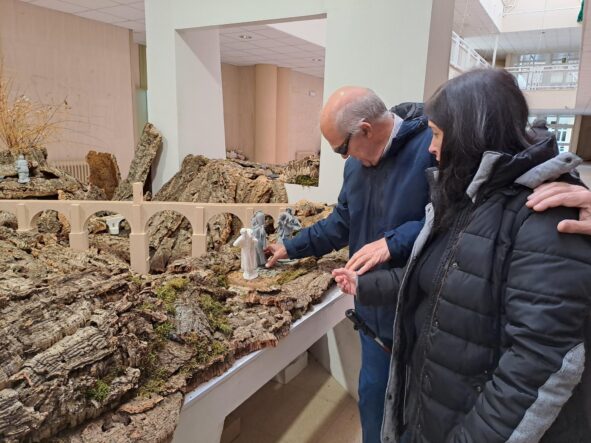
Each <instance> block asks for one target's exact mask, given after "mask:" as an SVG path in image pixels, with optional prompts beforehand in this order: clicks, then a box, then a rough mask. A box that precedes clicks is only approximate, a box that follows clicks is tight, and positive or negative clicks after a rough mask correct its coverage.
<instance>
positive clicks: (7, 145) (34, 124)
mask: <svg viewBox="0 0 591 443" xmlns="http://www.w3.org/2000/svg"><path fill="white" fill-rule="evenodd" d="M66 108H67V102H66V101H65V100H64V102H63V103H61V104H59V105H53V104H51V105H48V104H42V103H36V102H33V101H31V100H30V99H29V98H28V97H27V96H26V95H24V94H19V93H17V92H16V91H15V90H14V89H13V84H12V82H11V81H9V80H8V79H7V78H6V77H5V76H4V71H3V68H2V65H1V64H0V149H7V150H9V151H10V152H11V153H12V154H13V155H14V156H15V157H16V156H18V155H19V154H28V153H29V152H30V151H31V149H33V148H37V147H43V146H44V145H46V144H47V143H48V142H49V141H50V139H51V138H52V136H53V135H54V134H55V133H56V131H57V130H58V129H60V128H59V122H58V121H57V117H58V115H59V113H60V112H61V111H63V110H65V109H66Z"/></svg>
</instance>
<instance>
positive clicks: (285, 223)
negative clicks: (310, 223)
mask: <svg viewBox="0 0 591 443" xmlns="http://www.w3.org/2000/svg"><path fill="white" fill-rule="evenodd" d="M300 229H302V224H301V223H300V221H299V220H298V219H297V217H296V216H295V215H293V212H292V209H291V208H287V209H286V210H285V212H282V213H281V214H279V218H278V219H277V243H279V244H283V241H284V240H285V239H290V238H291V237H292V236H293V233H294V232H297V231H299V230H300Z"/></svg>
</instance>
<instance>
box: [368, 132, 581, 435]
mask: <svg viewBox="0 0 591 443" xmlns="http://www.w3.org/2000/svg"><path fill="white" fill-rule="evenodd" d="M549 152H550V151H549V150H548V149H547V146H543V143H541V144H539V145H536V146H534V147H531V148H530V149H528V150H526V151H524V152H522V153H520V154H519V155H517V156H515V157H511V156H508V155H503V154H498V153H492V152H491V153H486V154H485V156H484V157H483V161H482V164H481V166H480V169H479V171H478V173H477V174H476V177H475V178H474V181H473V182H472V184H471V185H470V187H469V188H468V191H467V192H468V195H469V196H470V197H471V198H473V201H474V202H475V203H474V205H473V206H472V207H471V208H470V209H469V210H467V211H466V212H465V213H463V214H460V215H459V216H458V219H457V221H456V224H455V225H454V226H453V228H452V232H451V238H450V240H449V243H448V244H447V248H446V251H445V253H444V254H443V259H442V260H441V264H440V266H439V269H438V270H437V272H436V277H435V278H436V283H435V284H434V287H435V288H436V290H435V291H434V293H433V294H430V295H429V300H428V311H427V315H426V320H425V324H424V325H423V328H422V329H421V332H420V334H419V337H418V338H417V339H416V342H413V341H412V337H413V336H414V334H412V332H411V329H410V328H414V323H413V318H414V312H412V309H411V310H409V309H408V308H407V306H409V305H411V304H410V303H408V301H409V299H410V298H411V297H413V294H416V292H417V290H416V288H415V287H412V286H413V285H412V284H408V282H412V281H416V279H413V278H409V275H412V272H413V265H414V264H415V263H416V259H417V257H418V256H419V255H420V253H421V249H422V248H423V246H424V244H425V243H426V241H427V239H428V237H429V232H430V227H431V225H432V220H433V212H432V209H431V208H430V207H428V211H427V217H426V223H425V229H424V230H423V231H422V232H421V234H420V235H419V238H418V239H417V241H416V243H415V248H414V250H413V256H412V257H411V260H410V261H409V266H408V269H407V272H406V274H405V277H404V278H403V280H402V284H401V285H400V286H401V288H400V289H401V290H400V293H399V296H398V300H397V317H396V321H395V324H394V349H393V355H392V365H391V368H390V380H389V383H388V390H387V394H386V404H385V413H384V423H383V427H382V441H383V442H385V443H392V442H398V441H399V438H400V434H401V433H402V431H403V427H404V426H406V427H407V428H408V429H409V430H411V431H412V435H413V438H412V440H411V441H412V442H425V443H426V442H428V443H439V442H445V443H452V442H453V443H460V442H461V443H468V442H470V443H493V442H494V443H497V442H498V443H501V442H524V443H525V442H527V443H529V442H538V441H540V440H541V439H542V438H543V441H545V442H552V443H576V442H587V441H591V434H588V433H587V430H586V429H585V423H584V420H582V421H583V423H579V422H577V417H583V418H584V414H575V415H576V417H575V416H571V415H569V414H567V411H570V407H565V404H566V403H567V401H568V400H569V398H571V395H572V393H573V390H574V389H575V387H576V386H577V385H578V384H579V382H580V380H581V375H582V372H583V368H584V362H585V344H584V332H583V329H584V324H585V323H586V321H587V319H588V316H589V308H590V304H591V238H589V237H583V236H578V235H566V234H560V233H559V232H558V231H557V230H556V225H557V224H558V222H559V221H560V220H562V219H565V218H576V217H577V213H576V210H573V209H567V208H557V209H553V210H549V211H546V212H544V213H539V214H538V213H533V212H532V211H530V210H528V209H527V208H526V207H525V206H524V203H525V198H526V196H527V195H528V194H529V193H530V192H531V191H530V190H529V189H528V188H533V187H535V186H537V185H539V184H541V183H542V182H543V181H546V180H547V179H556V178H557V177H558V176H559V175H561V174H562V173H565V172H566V171H567V170H568V169H570V168H571V166H572V165H573V163H575V161H576V157H575V156H573V155H572V154H568V153H567V154H561V155H560V156H559V157H556V158H554V159H552V160H549V161H547V162H545V163H544V161H545V160H546V159H547V158H548V157H549V156H550V155H551V154H549ZM541 163H543V164H541ZM536 165H539V166H537V167H535V166H536ZM528 171H529V172H528ZM398 283H399V279H398V276H397V274H396V273H394V272H389V271H376V272H374V273H370V274H366V275H365V276H362V277H360V278H359V285H358V297H359V301H360V302H362V303H380V302H382V301H384V300H383V299H384V296H385V294H389V297H390V300H389V301H390V302H391V301H392V300H391V297H392V294H393V293H394V292H393V291H395V289H396V288H397V287H398V286H399V284H398ZM386 297H387V295H386ZM412 331H414V329H412ZM415 346H420V348H419V349H420V350H421V353H420V354H419V355H420V358H419V362H418V364H417V360H414V361H413V362H414V363H415V364H414V366H413V367H412V373H410V372H411V371H410V366H409V364H410V362H409V360H410V354H411V351H412V349H415ZM578 389H580V388H578ZM409 393H410V394H412V397H414V398H416V399H418V401H417V404H416V408H413V409H414V411H413V412H412V413H410V414H408V411H407V416H406V417H403V411H404V401H405V398H408V397H409V396H410V395H409ZM579 397H582V396H581V395H575V396H573V397H572V398H571V401H570V402H571V403H572V402H574V401H579V400H581V398H579ZM561 411H562V413H561ZM559 413H561V414H560V415H561V417H559V419H558V420H556V418H557V416H558V415H559ZM553 424H554V425H553ZM551 426H552V428H551V429H549V428H550V427H551Z"/></svg>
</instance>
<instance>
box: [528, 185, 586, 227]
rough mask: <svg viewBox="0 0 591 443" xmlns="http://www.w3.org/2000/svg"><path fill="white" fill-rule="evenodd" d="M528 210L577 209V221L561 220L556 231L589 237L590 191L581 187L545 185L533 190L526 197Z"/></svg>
mask: <svg viewBox="0 0 591 443" xmlns="http://www.w3.org/2000/svg"><path fill="white" fill-rule="evenodd" d="M526 205H527V207H528V208H532V209H533V210H534V211H545V210H546V209H548V208H555V207H557V206H568V207H571V208H579V220H563V221H561V222H560V223H559V224H558V230H559V231H560V232H565V233H569V234H587V235H591V191H589V190H588V189H586V188H584V187H583V186H576V185H569V184H568V183H559V182H555V183H546V184H543V185H541V186H539V187H537V188H536V189H535V191H534V192H533V194H531V195H530V196H529V197H528V201H527V203H526Z"/></svg>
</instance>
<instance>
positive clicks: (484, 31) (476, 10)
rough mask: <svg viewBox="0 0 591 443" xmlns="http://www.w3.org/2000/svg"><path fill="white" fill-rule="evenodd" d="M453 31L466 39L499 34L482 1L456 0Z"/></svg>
mask: <svg viewBox="0 0 591 443" xmlns="http://www.w3.org/2000/svg"><path fill="white" fill-rule="evenodd" d="M453 30H454V31H455V32H456V33H457V34H459V35H460V37H464V38H466V37H469V36H473V35H488V34H495V33H497V32H499V30H498V29H497V26H496V25H495V23H494V22H493V21H492V19H491V18H490V16H489V15H488V13H487V12H486V10H485V9H484V8H483V6H482V4H481V3H480V0H455V2H454V22H453Z"/></svg>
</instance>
